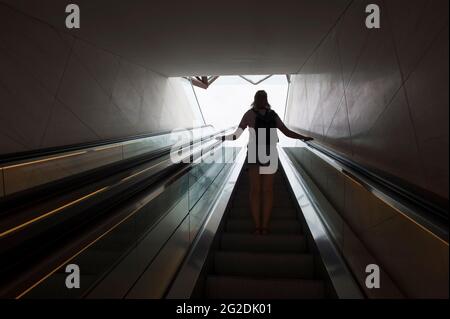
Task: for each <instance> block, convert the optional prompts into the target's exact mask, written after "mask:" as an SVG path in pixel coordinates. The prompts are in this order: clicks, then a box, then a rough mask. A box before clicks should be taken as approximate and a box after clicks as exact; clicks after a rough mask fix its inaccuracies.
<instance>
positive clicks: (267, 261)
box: [214, 251, 314, 279]
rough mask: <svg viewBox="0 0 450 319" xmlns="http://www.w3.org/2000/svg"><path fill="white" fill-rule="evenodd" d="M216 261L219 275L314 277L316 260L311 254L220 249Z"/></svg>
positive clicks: (216, 269)
mask: <svg viewBox="0 0 450 319" xmlns="http://www.w3.org/2000/svg"><path fill="white" fill-rule="evenodd" d="M214 262H215V271H216V274H218V275H228V276H250V277H252V276H255V277H273V278H283V277H284V278H298V279H312V278H313V277H314V260H313V256H312V255H310V254H280V253H276V254H273V253H272V254H269V253H249V252H235V251H233V252H228V251H219V252H216V254H215V258H214ZM281 265H282V267H280V266H281Z"/></svg>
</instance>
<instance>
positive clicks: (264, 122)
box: [253, 109, 278, 145]
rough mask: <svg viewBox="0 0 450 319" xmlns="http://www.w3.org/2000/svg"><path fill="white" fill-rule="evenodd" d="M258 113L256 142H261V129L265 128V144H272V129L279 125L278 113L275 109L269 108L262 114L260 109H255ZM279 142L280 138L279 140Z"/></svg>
mask: <svg viewBox="0 0 450 319" xmlns="http://www.w3.org/2000/svg"><path fill="white" fill-rule="evenodd" d="M253 112H255V114H256V118H255V131H256V144H257V145H258V144H259V139H260V138H259V136H258V135H259V131H260V129H265V131H266V132H265V140H266V141H265V142H266V143H265V144H266V145H270V138H269V137H270V129H271V128H276V127H277V113H275V111H273V110H267V111H266V113H264V115H263V114H260V113H259V112H258V111H256V110H255V109H253ZM277 142H278V140H277Z"/></svg>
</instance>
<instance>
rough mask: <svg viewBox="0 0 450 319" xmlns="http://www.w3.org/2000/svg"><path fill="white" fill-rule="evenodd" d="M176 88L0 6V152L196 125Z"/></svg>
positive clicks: (190, 104) (193, 109)
mask: <svg viewBox="0 0 450 319" xmlns="http://www.w3.org/2000/svg"><path fill="white" fill-rule="evenodd" d="M183 86H190V84H189V83H188V82H187V81H185V80H182V79H176V78H167V77H165V76H163V75H160V74H158V73H156V72H153V71H151V70H148V69H145V68H144V67H141V66H139V65H136V64H133V63H130V62H129V61H127V60H125V59H123V58H121V57H120V56H117V55H115V54H113V53H111V52H107V51H105V50H103V49H102V48H100V47H97V46H96V45H95V43H87V42H85V41H83V40H80V39H77V38H75V37H73V36H72V35H69V34H66V33H63V32H61V31H59V30H56V29H55V28H53V27H51V26H50V25H48V24H46V23H43V22H40V21H38V20H36V19H34V18H33V17H29V16H27V15H24V14H22V13H21V12H19V11H16V10H14V9H10V8H9V7H7V6H5V5H3V4H1V3H0V123H1V125H0V154H5V153H13V152H20V151H27V150H36V149H41V148H46V147H53V146H62V145H67V144H76V143H82V142H90V141H96V140H103V139H110V138H115V137H126V136H131V135H136V134H141V133H149V132H157V131H162V130H170V129H173V128H183V127H192V126H198V125H202V124H203V122H202V119H201V115H200V113H199V110H198V105H196V103H195V99H193V97H192V96H189V94H187V93H186V92H189V90H187V91H186V90H185V89H184V87H183Z"/></svg>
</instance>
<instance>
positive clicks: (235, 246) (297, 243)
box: [220, 233, 306, 253]
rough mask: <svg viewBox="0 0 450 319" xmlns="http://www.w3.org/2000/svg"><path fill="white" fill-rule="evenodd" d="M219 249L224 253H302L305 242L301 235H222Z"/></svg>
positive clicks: (304, 248) (304, 250) (304, 249)
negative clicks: (224, 251)
mask: <svg viewBox="0 0 450 319" xmlns="http://www.w3.org/2000/svg"><path fill="white" fill-rule="evenodd" d="M220 243H221V248H222V249H223V250H226V251H247V252H267V253H271V252H275V253H276V252H278V253H286V252H290V253H304V252H306V241H305V238H304V237H303V236H301V235H276V234H271V235H268V236H258V235H253V234H231V233H224V234H222V236H221V241H220Z"/></svg>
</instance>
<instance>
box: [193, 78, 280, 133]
mask: <svg viewBox="0 0 450 319" xmlns="http://www.w3.org/2000/svg"><path fill="white" fill-rule="evenodd" d="M190 80H191V82H192V83H193V84H194V85H192V89H193V91H194V92H195V96H196V99H197V101H198V104H199V107H200V109H201V112H202V115H203V118H204V120H205V122H206V123H207V124H211V125H213V126H214V127H215V128H217V129H222V128H227V127H231V126H236V125H238V124H239V121H240V120H241V118H242V116H243V114H244V113H245V112H246V111H247V110H248V109H249V108H250V107H251V103H252V102H253V97H254V95H255V93H256V91H258V90H265V91H266V92H267V94H268V99H269V103H270V105H271V107H272V109H273V110H274V111H275V112H276V113H277V114H278V115H279V116H280V118H284V112H285V106H286V98H287V94H288V87H289V82H288V81H289V80H288V76H286V75H233V76H220V77H208V78H206V77H204V78H203V80H204V82H205V83H207V85H204V86H203V85H201V84H202V83H201V82H200V86H203V87H200V86H198V85H195V81H201V80H202V78H201V77H199V78H190Z"/></svg>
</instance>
